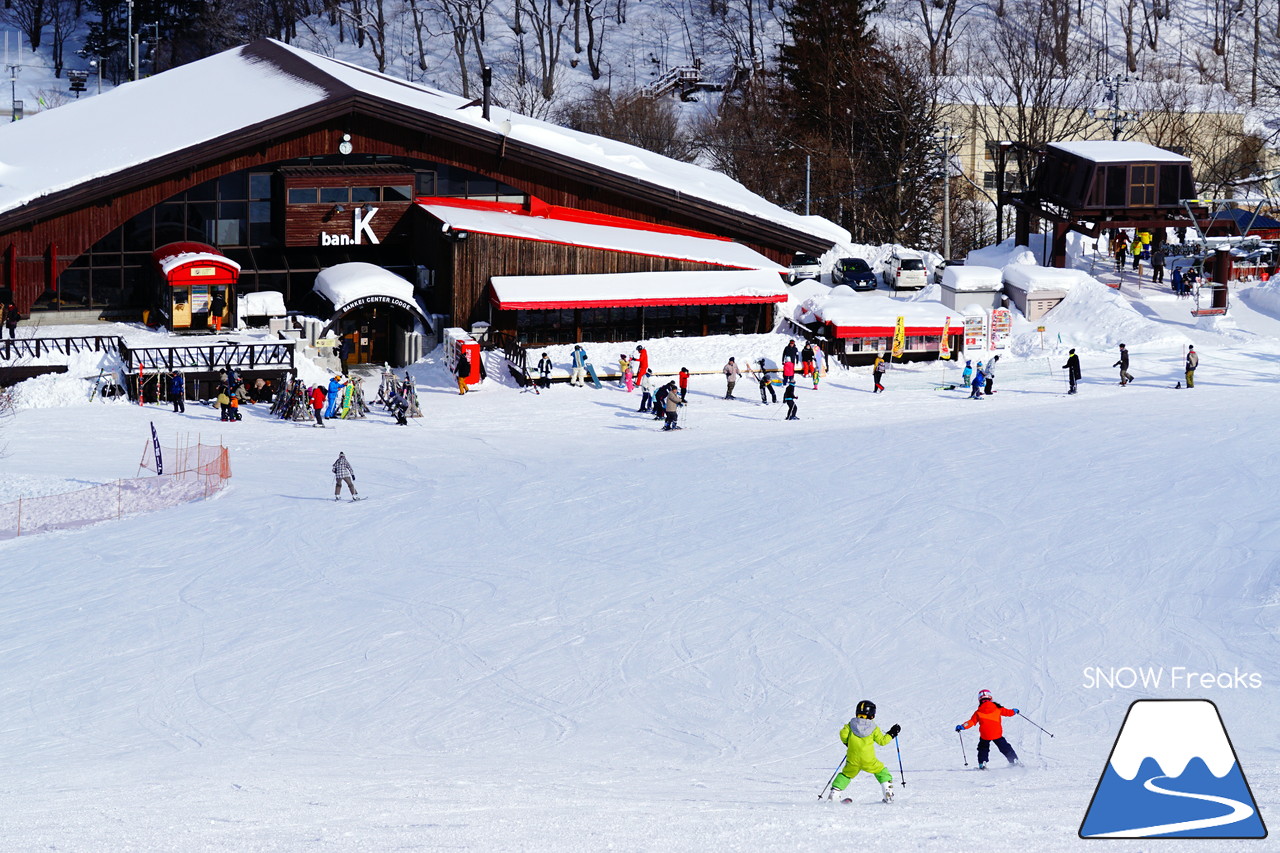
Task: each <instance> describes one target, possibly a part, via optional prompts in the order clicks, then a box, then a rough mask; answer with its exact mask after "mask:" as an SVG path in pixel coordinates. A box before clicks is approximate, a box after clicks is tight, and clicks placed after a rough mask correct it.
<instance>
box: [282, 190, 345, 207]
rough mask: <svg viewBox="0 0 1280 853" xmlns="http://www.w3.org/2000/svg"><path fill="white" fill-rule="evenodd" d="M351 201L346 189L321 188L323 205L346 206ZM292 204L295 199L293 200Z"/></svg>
mask: <svg viewBox="0 0 1280 853" xmlns="http://www.w3.org/2000/svg"><path fill="white" fill-rule="evenodd" d="M349 200H350V199H349V198H348V196H347V188H346V187H321V188H320V203H321V204H346V203H347V202H348V201H349ZM290 201H291V202H292V201H293V199H292V198H291V199H290Z"/></svg>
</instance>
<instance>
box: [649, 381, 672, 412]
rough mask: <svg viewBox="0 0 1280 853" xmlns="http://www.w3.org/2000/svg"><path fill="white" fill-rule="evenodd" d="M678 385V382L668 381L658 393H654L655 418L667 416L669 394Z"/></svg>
mask: <svg viewBox="0 0 1280 853" xmlns="http://www.w3.org/2000/svg"><path fill="white" fill-rule="evenodd" d="M674 387H676V383H674V382H668V383H667V384H666V385H663V386H662V387H661V388H659V389H658V393H657V394H654V395H653V419H654V420H655V421H660V420H662V419H663V418H665V417H666V416H667V394H669V393H671V389H672V388H674Z"/></svg>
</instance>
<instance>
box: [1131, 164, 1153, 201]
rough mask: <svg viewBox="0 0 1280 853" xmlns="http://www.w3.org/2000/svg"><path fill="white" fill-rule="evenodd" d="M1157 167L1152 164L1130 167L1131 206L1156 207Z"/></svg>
mask: <svg viewBox="0 0 1280 853" xmlns="http://www.w3.org/2000/svg"><path fill="white" fill-rule="evenodd" d="M1155 204H1156V167H1155V166H1151V165H1141V166H1131V167H1129V206H1130V207H1155Z"/></svg>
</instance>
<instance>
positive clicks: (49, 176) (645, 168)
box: [0, 40, 851, 243]
mask: <svg viewBox="0 0 1280 853" xmlns="http://www.w3.org/2000/svg"><path fill="white" fill-rule="evenodd" d="M267 44H268V40H263V41H262V42H255V43H254V44H251V45H246V46H243V47H239V48H234V49H232V50H227V51H224V52H223V53H219V54H216V55H214V56H211V57H208V58H206V59H202V60H199V61H197V62H192V63H190V64H187V65H182V66H179V67H177V68H173V69H170V70H168V71H165V72H164V73H162V74H157V75H155V76H154V77H148V78H146V79H144V80H139V81H136V82H132V83H127V84H125V85H122V86H120V87H119V88H117V89H114V90H112V91H110V92H107V93H105V94H102V95H96V96H94V97H87V98H81V99H79V100H77V101H74V102H72V103H68V104H65V105H63V106H61V107H58V108H57V109H52V110H46V111H44V112H40V113H37V114H35V115H32V116H29V117H27V118H25V119H23V120H22V121H20V122H11V123H5V124H3V125H0V212H4V211H8V210H12V209H13V208H16V207H19V206H21V205H23V204H25V203H27V202H30V201H32V200H34V199H36V198H39V197H41V196H44V195H47V194H49V193H53V192H57V191H59V190H65V189H68V188H70V187H74V186H76V185H78V184H81V183H84V182H85V181H88V180H92V179H94V178H100V177H105V176H108V175H113V174H117V173H120V172H123V171H125V170H128V169H130V168H134V167H137V166H139V165H141V164H143V163H147V162H149V161H152V160H155V159H157V158H160V157H164V156H166V155H171V154H176V153H177V152H180V151H184V150H186V149H189V148H191V147H193V146H197V145H200V144H202V143H208V142H210V141H212V140H215V139H220V138H222V137H230V136H231V135H233V134H235V133H237V132H238V131H240V130H241V129H243V128H245V127H250V126H252V125H254V124H257V123H259V122H264V121H268V120H271V119H275V118H278V117H280V116H283V115H286V114H288V113H290V112H294V111H297V110H301V109H304V108H306V107H311V106H314V105H317V104H319V103H321V102H323V101H325V100H327V99H329V98H332V97H334V92H335V91H336V92H337V93H338V94H339V95H345V94H347V92H346V91H344V90H345V89H347V88H349V89H351V90H354V91H355V92H357V93H360V94H363V95H366V96H368V97H372V98H377V99H380V100H383V101H386V102H389V103H392V104H395V105H396V107H397V108H398V109H401V110H404V111H407V112H414V111H416V112H421V113H429V114H432V115H435V116H437V117H438V118H441V119H444V120H446V121H449V122H454V123H460V124H466V125H470V126H472V127H475V128H480V129H483V130H485V131H488V132H491V133H493V134H494V139H495V144H496V142H497V141H499V140H501V139H502V138H503V137H505V138H506V139H507V140H509V141H510V143H512V144H517V143H518V144H522V145H526V146H531V147H536V148H540V149H543V150H545V151H548V152H553V153H554V155H555V156H556V157H557V158H561V159H569V160H576V161H578V162H580V163H583V164H587V165H590V166H592V167H594V168H596V169H601V170H607V171H610V172H614V173H617V174H619V175H623V176H626V177H627V178H630V179H632V180H638V181H642V182H646V183H649V184H652V185H655V186H657V187H662V188H666V189H669V190H670V191H671V192H673V193H674V194H676V195H678V196H679V195H683V196H689V197H692V198H695V199H702V200H704V201H707V202H711V203H713V204H716V205H720V206H723V207H725V208H728V209H732V210H735V211H738V212H741V213H745V214H748V215H751V216H755V217H758V218H760V219H764V220H768V221H771V222H774V223H776V224H778V225H781V226H783V227H786V228H791V229H794V230H796V231H801V232H804V233H807V234H812V235H814V236H816V237H819V238H821V239H824V240H830V241H832V242H833V243H834V242H837V241H843V242H846V243H847V242H849V241H850V239H851V238H850V235H849V232H848V231H846V230H845V229H843V228H841V227H840V226H838V225H836V224H835V223H833V222H830V221H828V220H826V219H823V218H821V217H817V216H800V215H798V214H795V213H791V212H790V211H788V210H784V209H783V208H781V207H778V206H777V205H775V204H773V203H771V202H768V201H766V200H765V199H763V198H761V197H760V196H758V195H756V194H755V193H753V192H751V191H750V190H748V189H747V188H746V187H744V186H742V184H740V183H738V182H737V181H735V180H733V179H732V178H729V177H728V176H726V175H723V174H720V173H719V172H714V171H712V170H710V169H705V168H703V167H701V166H695V165H693V164H691V163H684V162H680V161H678V160H673V159H671V158H669V157H664V156H662V155H660V154H655V153H653V152H651V151H645V150H644V149H641V148H636V147H634V146H631V145H627V144H625V143H622V142H616V141H614V140H611V139H606V138H604V137H601V136H592V135H591V134H587V133H580V132H578V131H573V130H569V129H567V128H564V127H559V126H557V125H554V124H550V123H547V122H543V121H539V120H538V119H534V118H529V117H527V116H523V115H519V114H518V113H513V112H510V111H509V110H506V109H502V108H499V107H495V108H493V109H492V110H491V112H490V114H491V120H489V121H486V120H485V119H484V118H482V117H481V114H480V113H481V111H480V108H479V107H468V105H469V104H471V103H472V102H471V101H469V100H468V99H466V98H463V97H460V96H458V95H450V94H447V93H444V92H440V91H437V90H435V89H431V88H429V87H426V86H421V85H418V84H416V83H410V82H408V81H405V80H397V79H395V78H394V77H389V76H387V75H385V74H378V73H376V72H374V71H370V70H368V69H365V68H361V67H359V66H356V65H352V64H350V63H346V62H341V61H339V60H336V59H330V58H328V57H324V56H320V55H319V54H315V53H311V52H309V51H305V50H301V49H299V48H296V47H292V46H289V45H285V44H282V43H280V42H275V41H270V42H269V47H270V50H269V51H264V50H263V45H267ZM281 52H284V53H287V54H292V56H291V57H289V59H290V61H292V62H294V63H296V64H297V65H298V73H304V72H306V73H308V76H311V77H313V78H315V79H313V80H307V79H303V78H302V77H300V76H298V74H294V73H290V71H289V70H287V69H286V68H285V67H282V65H288V64H289V63H287V62H283V63H279V62H276V61H273V58H272V54H279V53H281ZM304 66H311V69H310V71H307V70H306V69H305V67H304ZM326 78H328V79H327V80H326ZM330 81H331V85H327V84H328V83H329V82H330ZM87 138H91V139H92V142H89V141H87Z"/></svg>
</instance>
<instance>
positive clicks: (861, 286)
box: [831, 258, 876, 290]
mask: <svg viewBox="0 0 1280 853" xmlns="http://www.w3.org/2000/svg"><path fill="white" fill-rule="evenodd" d="M831 281H832V283H833V284H847V285H849V286H850V287H852V288H853V289H854V290H875V289H876V274H875V273H874V272H872V271H871V265H870V264H868V263H867V262H866V261H864V260H863V259H862V258H841V259H840V260H838V261H836V266H835V269H833V270H832V271H831Z"/></svg>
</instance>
